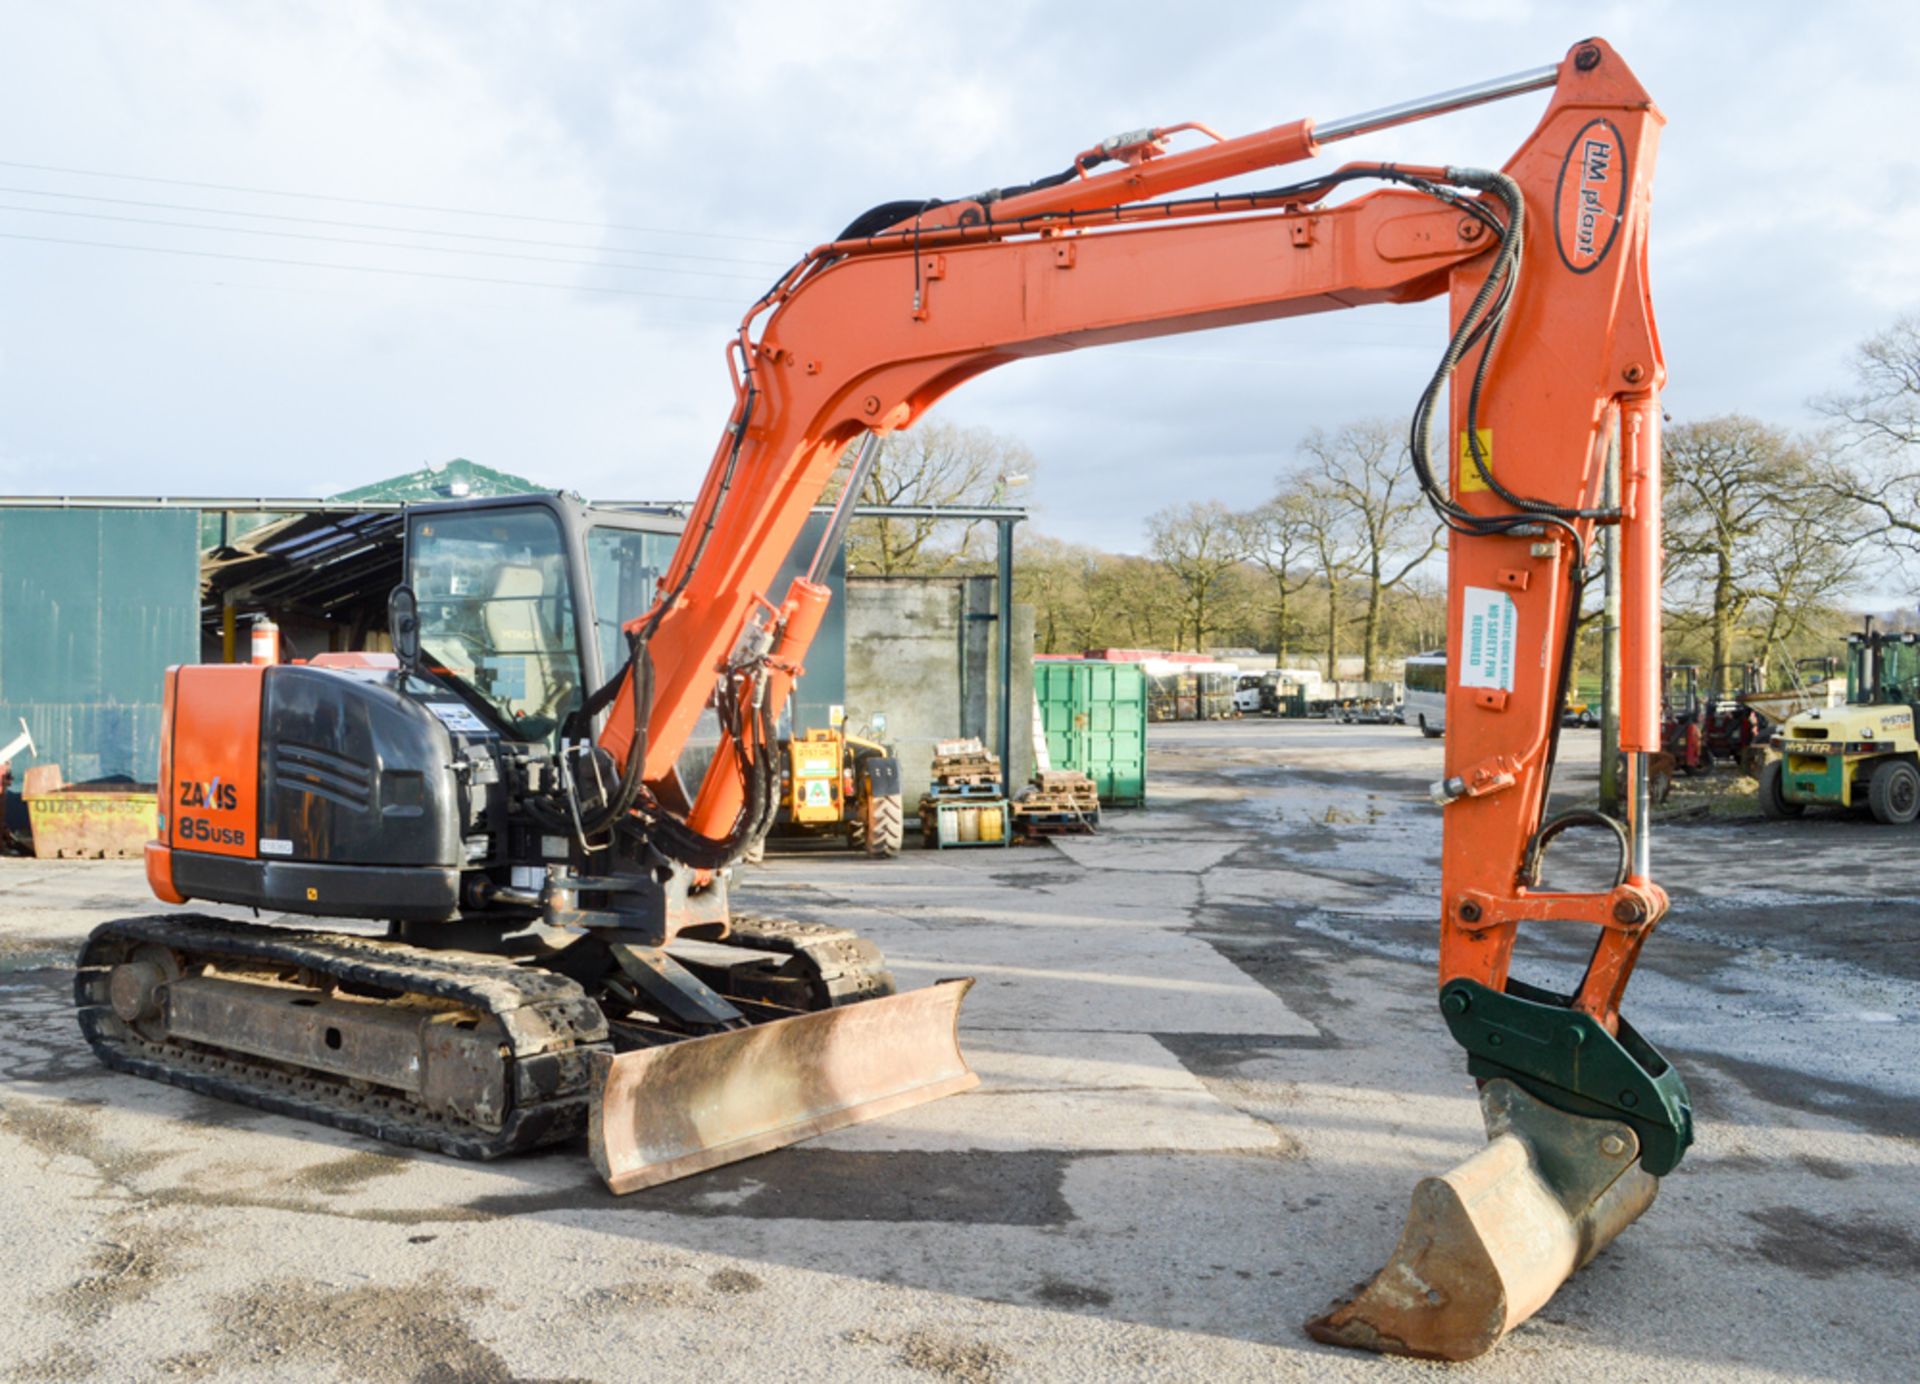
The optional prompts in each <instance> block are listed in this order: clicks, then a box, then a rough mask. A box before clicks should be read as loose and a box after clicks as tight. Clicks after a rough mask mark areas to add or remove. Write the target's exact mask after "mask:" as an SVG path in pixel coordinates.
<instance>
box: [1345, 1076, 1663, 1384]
mask: <svg viewBox="0 0 1920 1384" xmlns="http://www.w3.org/2000/svg"><path fill="white" fill-rule="evenodd" d="M1480 1107H1481V1113H1482V1114H1483V1115H1484V1117H1485V1119H1486V1123H1487V1134H1488V1137H1489V1139H1490V1140H1491V1142H1490V1143H1489V1144H1488V1145H1487V1147H1486V1148H1484V1149H1482V1150H1481V1151H1480V1152H1479V1153H1477V1154H1475V1155H1474V1156H1473V1157H1471V1158H1469V1159H1468V1160H1467V1161H1466V1162H1464V1163H1462V1164H1460V1165H1459V1166H1458V1167H1456V1168H1454V1169H1452V1170H1451V1171H1449V1172H1447V1173H1445V1174H1443V1175H1442V1176H1440V1177H1429V1178H1426V1179H1425V1180H1423V1181H1422V1182H1421V1183H1420V1185H1419V1186H1418V1187H1416V1188H1415V1189H1414V1193H1413V1208H1412V1210H1411V1211H1409V1212H1408V1213H1407V1224H1406V1228H1405V1229H1404V1230H1403V1231H1402V1232H1401V1234H1400V1243H1399V1245H1398V1246H1397V1247H1396V1248H1395V1249H1394V1251H1393V1257H1392V1258H1390V1259H1389V1260H1388V1261H1387V1266H1386V1267H1385V1268H1383V1269H1382V1270H1380V1272H1379V1273H1378V1274H1376V1275H1375V1276H1374V1279H1373V1281H1372V1282H1371V1283H1369V1284H1368V1285H1367V1286H1366V1287H1365V1288H1363V1289H1361V1290H1360V1291H1359V1292H1358V1293H1357V1294H1356V1295H1355V1296H1354V1297H1353V1298H1351V1299H1350V1300H1348V1301H1346V1302H1344V1303H1341V1304H1339V1305H1337V1306H1336V1307H1335V1308H1334V1309H1333V1310H1332V1311H1331V1312H1329V1313H1327V1314H1326V1315H1325V1316H1323V1317H1316V1318H1315V1319H1314V1320H1312V1321H1310V1322H1308V1323H1307V1333H1308V1334H1309V1335H1310V1336H1312V1337H1313V1338H1314V1339H1315V1340H1316V1341H1321V1342H1324V1343H1325V1344H1327V1345H1336V1346H1354V1347H1357V1348H1359V1349H1361V1350H1373V1351H1380V1352H1382V1353H1384V1354H1388V1355H1414V1356H1420V1357H1422V1358H1425V1359H1433V1360H1471V1359H1473V1358H1474V1357H1475V1356H1477V1355H1481V1354H1483V1353H1485V1352H1486V1351H1487V1350H1490V1349H1491V1348H1492V1347H1493V1345H1494V1343H1495V1342H1497V1341H1498V1340H1499V1339H1500V1338H1501V1337H1502V1336H1504V1335H1506V1334H1507V1332H1509V1331H1511V1330H1512V1329H1513V1328H1514V1327H1516V1326H1518V1325H1519V1324H1520V1323H1521V1322H1523V1321H1525V1320H1526V1319H1527V1318H1528V1317H1530V1316H1532V1315H1533V1314H1534V1313H1535V1312H1537V1311H1539V1310H1540V1308H1542V1307H1543V1306H1545V1305H1546V1303H1547V1300H1548V1299H1549V1298H1551V1297H1552V1296H1553V1295H1554V1293H1555V1292H1556V1291H1558V1289H1559V1287H1560V1285H1561V1284H1562V1283H1564V1282H1566V1281H1567V1279H1568V1278H1569V1277H1571V1276H1572V1275H1573V1273H1574V1271H1575V1270H1577V1269H1579V1268H1581V1267H1583V1266H1584V1265H1585V1264H1586V1263H1587V1262H1588V1261H1589V1260H1591V1259H1592V1258H1593V1257H1594V1255H1596V1254H1598V1253H1599V1252H1600V1251H1601V1250H1603V1249H1605V1248H1606V1247H1607V1246H1608V1245H1609V1244H1611V1243H1612V1241H1613V1237H1614V1236H1616V1235H1618V1234H1619V1233H1620V1232H1621V1231H1622V1230H1625V1229H1626V1228H1627V1227H1628V1226H1629V1225H1631V1224H1632V1223H1633V1222H1634V1221H1635V1220H1636V1219H1638V1218H1639V1216H1640V1214H1641V1213H1642V1212H1643V1211H1645V1210H1646V1209H1647V1208H1648V1207H1649V1206H1651V1205H1653V1196H1654V1192H1655V1191H1656V1190H1657V1188H1658V1187H1659V1179H1658V1178H1656V1177H1653V1176H1652V1175H1651V1174H1649V1173H1647V1172H1646V1171H1645V1170H1644V1169H1642V1168H1641V1167H1640V1164H1639V1156H1640V1143H1639V1138H1638V1136H1636V1135H1635V1133H1634V1132H1633V1130H1632V1128H1631V1127H1630V1126H1628V1125H1624V1124H1620V1123H1618V1122H1616V1121H1613V1120H1603V1119H1590V1118H1587V1117H1584V1116H1580V1115H1570V1114H1567V1113H1565V1112H1564V1111H1561V1110H1557V1109H1555V1108H1553V1107H1552V1106H1549V1105H1546V1104H1543V1103H1542V1102H1540V1101H1538V1100H1535V1099H1534V1098H1533V1097H1532V1096H1530V1095H1528V1094H1527V1093H1526V1092H1525V1091H1523V1090H1521V1089H1520V1088H1519V1087H1518V1086H1516V1085H1514V1084H1513V1083H1512V1082H1509V1081H1504V1080H1494V1081H1489V1082H1487V1084H1486V1085H1485V1087H1483V1088H1482V1090H1481V1093H1480Z"/></svg>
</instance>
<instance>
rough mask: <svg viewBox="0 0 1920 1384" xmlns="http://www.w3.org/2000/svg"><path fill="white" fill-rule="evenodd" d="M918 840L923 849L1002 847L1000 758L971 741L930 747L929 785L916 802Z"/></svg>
mask: <svg viewBox="0 0 1920 1384" xmlns="http://www.w3.org/2000/svg"><path fill="white" fill-rule="evenodd" d="M920 831H921V839H922V840H924V841H925V842H926V844H927V845H929V846H937V847H941V848H945V847H948V846H1004V845H1006V844H1007V836H1008V832H1007V790H1006V782H1005V780H1004V778H1003V777H1002V775H1001V772H1000V756H998V755H996V754H994V753H993V752H992V751H991V750H989V749H987V747H986V746H985V745H983V744H981V743H980V742H979V741H978V740H976V739H966V740H942V741H939V742H937V743H936V744H935V745H934V747H933V772H932V784H931V786H930V787H929V788H928V789H927V793H926V796H924V797H923V798H921V799H920Z"/></svg>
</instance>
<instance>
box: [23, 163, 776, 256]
mask: <svg viewBox="0 0 1920 1384" xmlns="http://www.w3.org/2000/svg"><path fill="white" fill-rule="evenodd" d="M0 168H30V169H32V170H33V171H34V172H36V173H67V174H71V175H73V176H75V177H80V178H113V179H117V180H119V181H121V182H131V183H158V184H161V185H163V186H166V187H196V188H200V189H202V190H204V191H208V192H244V193H250V194H253V195H255V196H260V197H297V198H299V199H301V200H303V201H308V202H343V203H347V204H349V205H352V206H358V207H390V208H393V209H395V210H398V211H431V212H439V213H442V214H444V215H448V216H480V217H486V218H487V219H489V220H493V221H531V222H537V223H539V224H541V225H546V226H583V227H588V228H591V229H593V230H606V231H633V232H636V233H638V234H641V235H677V236H689V237H693V238H696V239H700V240H740V241H750V242H754V243H757V244H761V245H784V246H788V247H791V246H792V244H793V242H792V241H790V240H777V239H775V238H773V237H771V236H761V235H730V234H727V233H725V232H722V231H676V230H672V229H670V228H668V227H664V226H623V225H619V224H618V223H615V222H610V221H574V220H569V219H567V218H565V217H560V216H521V215H517V214H515V213H513V212H504V211H476V210H474V209H473V208H471V207H440V206H433V205H431V204H429V203H422V202H383V201H380V200H379V199H377V198H373V197H335V196H332V195H330V194H328V193H324V192H289V191H286V190H284V189H280V188H270V187H247V186H244V185H242V184H236V183H200V182H193V181H191V180H189V179H186V178H157V177H154V176H152V175H150V174H144V173H104V172H101V171H100V170H99V169H97V168H65V167H62V166H60V165H58V164H50V163H22V162H19V161H18V160H15V159H0Z"/></svg>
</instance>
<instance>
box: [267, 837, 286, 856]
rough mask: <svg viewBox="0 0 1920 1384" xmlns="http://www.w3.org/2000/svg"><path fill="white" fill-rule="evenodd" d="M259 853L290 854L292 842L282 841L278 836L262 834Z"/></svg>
mask: <svg viewBox="0 0 1920 1384" xmlns="http://www.w3.org/2000/svg"><path fill="white" fill-rule="evenodd" d="M260 854H262V855H292V854H293V842H291V841H282V840H280V839H279V838H277V837H273V836H263V837H261V838H260Z"/></svg>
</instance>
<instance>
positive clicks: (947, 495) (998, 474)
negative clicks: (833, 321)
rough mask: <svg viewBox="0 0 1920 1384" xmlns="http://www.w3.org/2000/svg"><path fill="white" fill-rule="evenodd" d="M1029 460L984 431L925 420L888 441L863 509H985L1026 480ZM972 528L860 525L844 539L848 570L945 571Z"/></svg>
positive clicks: (891, 522) (928, 522)
mask: <svg viewBox="0 0 1920 1384" xmlns="http://www.w3.org/2000/svg"><path fill="white" fill-rule="evenodd" d="M1034 467H1035V462H1034V458H1033V453H1031V452H1029V451H1028V450H1027V449H1026V447H1025V446H1024V445H1023V444H1021V443H1019V442H1016V441H1014V440H1013V439H1012V438H1009V437H1005V436H1002V435H1001V434H999V433H995V432H991V431H989V430H988V429H986V428H963V427H960V426H958V425H956V424H953V423H947V422H942V421H940V420H939V419H932V420H928V421H925V422H922V423H920V424H919V425H918V426H916V427H913V428H909V429H907V430H906V431H904V432H897V433H892V434H890V435H889V436H888V437H887V438H886V440H885V441H884V442H882V443H881V451H880V456H879V459H878V460H877V461H876V462H875V464H874V467H873V472H872V474H871V475H870V476H869V477H868V480H867V483H866V485H865V486H864V487H863V488H862V490H861V493H860V503H861V504H866V505H985V504H994V503H998V502H999V501H1001V500H1003V499H1004V498H1005V494H1006V490H1007V487H1008V485H1009V483H1010V482H1012V481H1014V479H1015V478H1018V479H1020V480H1024V479H1026V478H1028V477H1031V476H1032V474H1033V471H1034ZM976 529H977V526H976V525H973V524H967V525H961V526H956V525H955V524H954V523H953V521H951V520H943V519H930V518H921V519H859V520H855V521H854V523H853V525H852V527H851V528H850V529H849V531H848V535H847V566H848V569H849V570H851V571H857V572H866V573H874V574H877V575H880V576H894V575H897V574H899V573H902V572H944V571H947V570H949V569H950V568H951V567H953V565H954V564H955V563H956V562H958V561H960V560H961V559H962V558H963V557H965V556H967V555H968V552H969V549H970V547H971V545H972V543H973V539H974V536H975V532H976Z"/></svg>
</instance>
